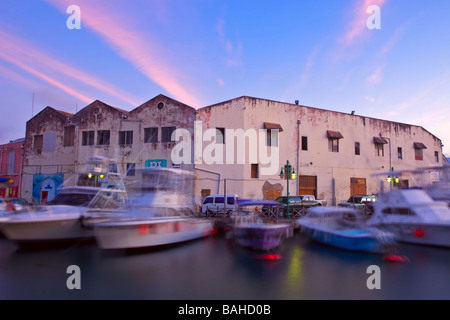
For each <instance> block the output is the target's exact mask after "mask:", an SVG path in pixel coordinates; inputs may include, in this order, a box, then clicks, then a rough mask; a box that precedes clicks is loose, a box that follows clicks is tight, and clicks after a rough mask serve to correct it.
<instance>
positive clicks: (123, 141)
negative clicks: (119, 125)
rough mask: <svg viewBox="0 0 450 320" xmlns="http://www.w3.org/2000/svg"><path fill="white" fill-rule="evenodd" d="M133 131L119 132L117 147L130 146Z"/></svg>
mask: <svg viewBox="0 0 450 320" xmlns="http://www.w3.org/2000/svg"><path fill="white" fill-rule="evenodd" d="M132 144H133V131H119V145H121V146H123V145H132Z"/></svg>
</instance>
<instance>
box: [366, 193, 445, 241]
mask: <svg viewBox="0 0 450 320" xmlns="http://www.w3.org/2000/svg"><path fill="white" fill-rule="evenodd" d="M373 207H374V212H373V215H372V216H371V217H370V218H369V219H368V220H367V224H368V225H371V226H376V227H379V228H381V229H384V230H387V231H390V232H393V233H395V234H396V235H397V236H398V240H399V241H402V242H407V243H413V244H420V245H430V246H440V247H450V208H449V207H448V205H447V203H445V202H441V201H435V200H434V199H432V198H431V196H430V195H429V194H428V193H427V192H426V191H425V190H424V189H422V188H410V189H396V190H392V191H390V192H385V193H381V194H379V196H378V201H376V202H375V203H374V205H373Z"/></svg>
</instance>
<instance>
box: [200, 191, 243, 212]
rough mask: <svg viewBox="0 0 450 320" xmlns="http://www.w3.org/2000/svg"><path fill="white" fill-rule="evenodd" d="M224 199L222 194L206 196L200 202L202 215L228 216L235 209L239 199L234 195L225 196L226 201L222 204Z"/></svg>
mask: <svg viewBox="0 0 450 320" xmlns="http://www.w3.org/2000/svg"><path fill="white" fill-rule="evenodd" d="M224 199H225V197H224V195H223V194H215V195H210V196H207V197H206V198H205V199H203V202H202V214H207V215H211V214H217V213H224V212H225V213H226V214H230V213H231V212H233V211H235V210H236V208H237V203H238V201H239V197H238V196H237V195H235V194H227V201H226V203H224V202H225V201H224Z"/></svg>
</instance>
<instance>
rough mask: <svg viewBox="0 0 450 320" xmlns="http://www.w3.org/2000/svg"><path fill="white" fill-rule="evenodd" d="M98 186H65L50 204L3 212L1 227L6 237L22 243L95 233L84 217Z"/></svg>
mask: <svg viewBox="0 0 450 320" xmlns="http://www.w3.org/2000/svg"><path fill="white" fill-rule="evenodd" d="M98 190H99V189H98V188H92V187H80V186H74V187H65V188H61V189H59V190H58V195H57V196H56V197H55V199H53V200H52V201H49V202H48V204H47V205H42V206H30V207H28V208H26V209H23V210H19V211H16V212H14V213H11V214H9V215H7V216H3V217H2V220H1V221H0V229H1V231H2V233H3V234H4V235H5V236H6V238H8V239H9V240H12V241H15V242H18V243H20V244H26V243H32V242H52V241H64V240H74V239H82V238H88V237H92V236H93V234H91V233H90V231H89V230H88V229H86V228H83V227H82V225H81V224H80V219H81V216H82V214H83V213H84V212H85V211H86V210H87V206H88V204H89V201H90V200H92V199H93V198H94V197H95V195H96V194H97V192H98Z"/></svg>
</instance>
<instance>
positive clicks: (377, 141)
mask: <svg viewBox="0 0 450 320" xmlns="http://www.w3.org/2000/svg"><path fill="white" fill-rule="evenodd" d="M373 143H375V144H388V141H387V140H386V139H385V138H383V137H373Z"/></svg>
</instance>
